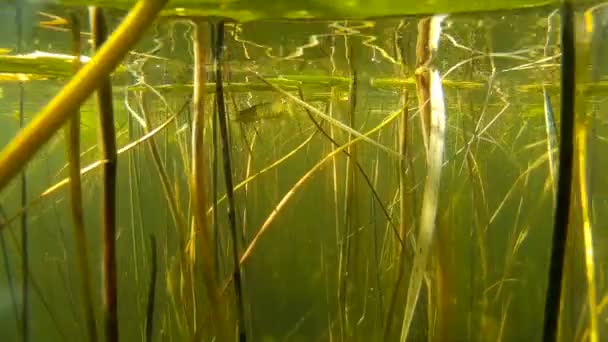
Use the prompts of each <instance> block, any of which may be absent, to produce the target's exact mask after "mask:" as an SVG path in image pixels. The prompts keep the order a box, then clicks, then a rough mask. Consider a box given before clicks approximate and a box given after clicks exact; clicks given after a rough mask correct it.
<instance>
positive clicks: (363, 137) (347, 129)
mask: <svg viewBox="0 0 608 342" xmlns="http://www.w3.org/2000/svg"><path fill="white" fill-rule="evenodd" d="M251 72H253V73H254V74H255V76H256V77H257V78H259V79H260V80H261V81H262V82H264V83H266V84H267V85H268V86H270V87H271V88H272V89H273V90H274V91H276V92H278V93H280V94H281V95H283V96H285V97H287V98H289V99H290V100H292V101H293V102H295V103H296V104H298V105H300V106H302V107H304V108H306V109H308V110H310V111H311V112H313V113H315V114H317V115H318V116H320V117H321V118H323V119H324V120H326V121H328V122H329V123H331V124H332V125H333V126H336V127H338V128H340V129H342V130H343V131H345V132H347V133H350V134H352V135H354V136H356V137H357V138H359V140H363V141H365V142H367V143H370V144H371V145H373V146H375V147H377V148H379V149H381V150H383V151H384V152H386V153H388V154H390V155H391V156H393V157H396V158H401V155H400V154H399V152H396V151H394V150H392V149H390V148H388V147H386V146H384V145H382V144H380V143H378V142H377V141H375V140H373V139H371V138H370V137H368V136H366V135H365V134H361V133H360V132H358V131H357V130H355V129H353V128H351V127H349V126H347V125H345V124H344V123H342V122H340V121H339V120H337V119H335V118H333V117H331V116H329V115H327V114H325V113H323V112H322V111H320V110H319V109H317V108H315V107H314V106H311V105H310V104H308V103H306V102H305V101H302V100H300V99H299V98H297V97H296V96H294V95H293V94H290V93H289V92H287V91H285V90H283V89H281V88H279V87H278V86H276V85H274V84H272V83H270V82H269V81H268V80H266V79H265V78H264V77H262V76H261V75H260V74H259V73H257V72H255V71H253V70H252V71H251ZM0 175H1V174H0Z"/></svg>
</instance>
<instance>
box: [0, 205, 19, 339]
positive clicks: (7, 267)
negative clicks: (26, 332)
mask: <svg viewBox="0 0 608 342" xmlns="http://www.w3.org/2000/svg"><path fill="white" fill-rule="evenodd" d="M0 219H2V222H3V224H6V223H5V222H6V221H7V217H6V212H5V211H4V207H2V205H1V204H0ZM4 234H5V233H4V232H3V231H0V248H2V259H3V264H4V272H6V282H7V283H8V290H9V293H10V297H11V303H12V305H13V311H14V313H15V324H16V328H17V331H20V330H19V327H20V326H21V324H20V323H19V305H18V304H17V294H16V293H15V283H14V279H13V269H12V267H11V260H10V258H9V254H8V246H7V244H6V239H5V238H4Z"/></svg>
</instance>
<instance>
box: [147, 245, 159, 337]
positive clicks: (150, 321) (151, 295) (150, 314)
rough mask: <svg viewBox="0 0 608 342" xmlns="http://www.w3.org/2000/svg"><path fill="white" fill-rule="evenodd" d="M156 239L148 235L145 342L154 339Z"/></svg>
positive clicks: (156, 268)
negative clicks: (148, 269)
mask: <svg viewBox="0 0 608 342" xmlns="http://www.w3.org/2000/svg"><path fill="white" fill-rule="evenodd" d="M156 254H157V253H156V238H155V237H154V234H152V235H150V264H151V269H150V286H149V287H148V305H147V307H146V342H152V338H153V337H154V307H155V305H154V302H155V299H156V274H157V273H158V257H157V255H156Z"/></svg>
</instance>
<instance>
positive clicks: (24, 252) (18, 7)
mask: <svg viewBox="0 0 608 342" xmlns="http://www.w3.org/2000/svg"><path fill="white" fill-rule="evenodd" d="M23 3H24V0H17V1H16V2H15V26H16V28H17V49H16V50H17V53H23V51H22V50H23ZM24 96H25V88H24V85H23V81H19V129H22V128H23V125H25V112H24V108H23V106H24V103H25V102H24V101H25V100H24ZM26 172H27V170H26V169H25V168H24V169H23V170H22V172H21V177H20V178H21V185H20V190H21V194H20V197H21V206H22V207H23V206H25V205H26V204H27V173H26ZM1 189H2V186H0V190H1ZM27 223H28V215H27V213H26V214H24V215H23V216H21V221H20V229H21V258H22V259H23V263H22V264H21V278H22V279H21V296H22V303H21V305H22V309H21V337H22V338H23V341H24V342H28V341H29V340H30V334H29V322H30V321H29V320H30V317H29V312H30V309H29V306H30V305H29V303H30V300H29V299H30V296H29V292H30V288H29V287H30V284H29V282H30V280H29V278H30V267H29V266H30V252H29V237H28V229H27Z"/></svg>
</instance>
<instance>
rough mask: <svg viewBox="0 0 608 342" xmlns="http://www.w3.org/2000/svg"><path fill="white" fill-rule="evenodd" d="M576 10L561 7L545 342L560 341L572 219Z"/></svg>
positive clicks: (567, 1) (567, 5) (567, 3)
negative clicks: (558, 129) (556, 166)
mask: <svg viewBox="0 0 608 342" xmlns="http://www.w3.org/2000/svg"><path fill="white" fill-rule="evenodd" d="M574 42H575V36H574V9H573V3H572V0H565V1H563V3H562V6H561V47H562V60H561V64H562V65H561V83H562V85H561V123H560V126H561V132H560V150H559V170H558V180H557V198H556V205H555V212H554V221H553V238H552V245H551V259H550V264H549V278H548V284H547V292H546V294H545V317H544V325H543V341H545V342H553V341H557V338H558V334H557V332H558V327H559V311H560V303H561V296H562V277H563V273H564V259H565V258H564V256H565V254H566V240H567V238H568V222H569V218H570V201H571V198H570V195H571V192H572V165H573V160H574V157H573V155H574V103H575V102H574V100H575V95H576V94H575V90H576V56H575V49H574Z"/></svg>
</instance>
